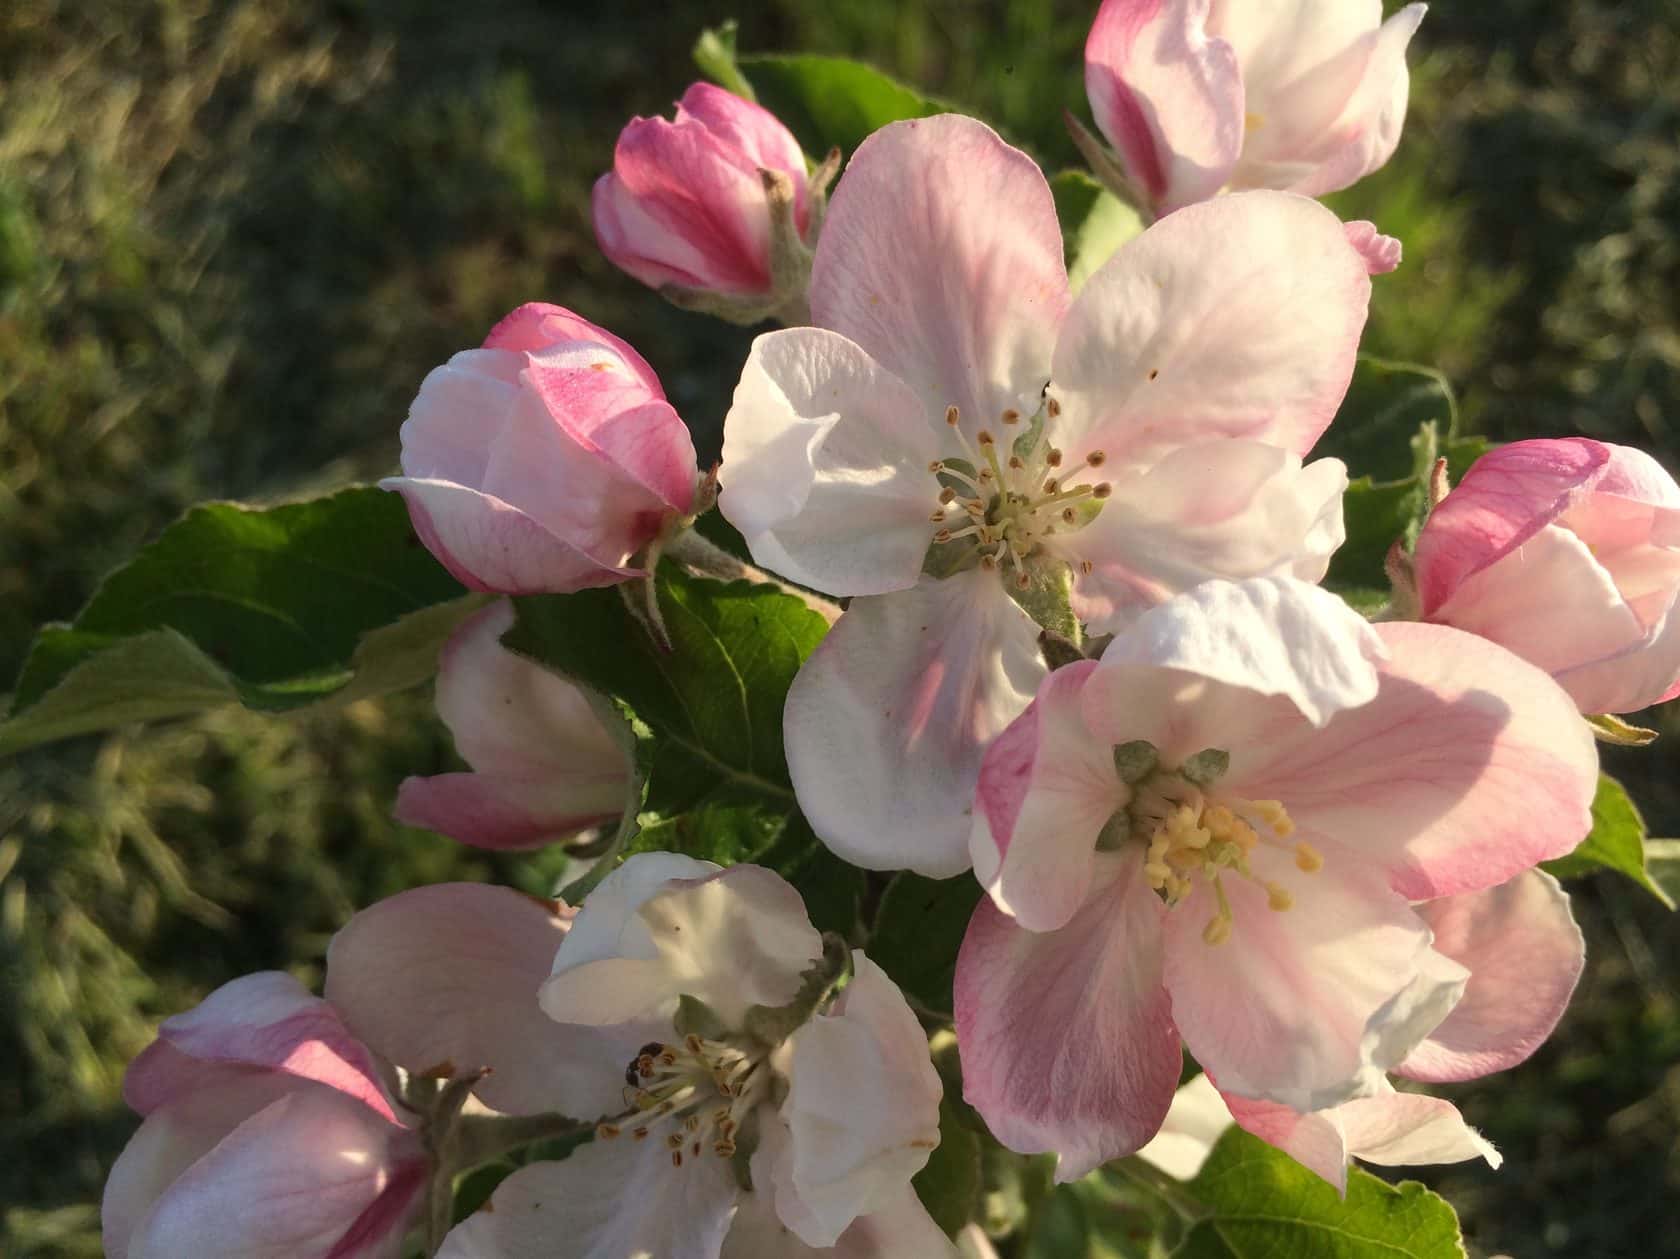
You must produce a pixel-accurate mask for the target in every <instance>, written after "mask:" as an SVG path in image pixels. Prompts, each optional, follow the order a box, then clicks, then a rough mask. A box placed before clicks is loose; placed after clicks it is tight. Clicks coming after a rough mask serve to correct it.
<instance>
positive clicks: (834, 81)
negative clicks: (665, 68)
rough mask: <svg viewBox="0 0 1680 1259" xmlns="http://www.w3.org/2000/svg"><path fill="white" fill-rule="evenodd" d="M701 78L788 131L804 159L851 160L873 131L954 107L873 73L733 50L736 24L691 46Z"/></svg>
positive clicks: (809, 57) (856, 65) (843, 64)
mask: <svg viewBox="0 0 1680 1259" xmlns="http://www.w3.org/2000/svg"><path fill="white" fill-rule="evenodd" d="M694 61H695V64H696V65H698V66H699V67H700V72H701V73H702V74H704V75H705V76H706V77H707V78H709V79H711V80H713V81H714V82H716V83H718V84H721V85H722V86H723V87H726V88H728V89H729V90H730V91H731V92H734V93H735V94H736V95H737V96H744V97H746V98H747V99H748V100H756V101H758V102H759V103H760V104H761V105H763V106H764V107H765V108H766V109H768V110H769V111H770V112H771V113H773V114H775V115H776V117H778V118H780V119H781V120H782V122H783V123H784V124H786V126H787V128H788V130H790V131H792V132H793V134H794V135H795V136H797V137H798V138H799V143H800V144H801V145H802V146H803V147H804V149H805V152H807V153H809V154H813V155H816V156H819V157H820V156H821V155H822V154H824V153H827V152H828V151H829V149H831V148H838V149H840V151H841V152H842V153H845V154H847V155H850V154H851V153H852V152H853V151H854V150H855V149H856V148H857V146H858V145H860V144H862V143H863V141H864V140H865V139H866V138H867V137H868V135H869V133H870V132H872V131H877V130H879V129H880V128H882V127H884V126H886V125H887V124H888V123H889V122H897V121H898V120H899V119H901V118H926V117H928V116H929V115H930V114H943V113H946V112H948V111H950V110H951V109H952V108H953V107H952V106H951V105H949V104H947V103H946V102H944V101H940V100H936V99H934V98H933V97H930V96H925V95H923V94H922V93H920V92H917V91H915V90H914V89H912V88H909V87H906V86H905V85H904V84H902V83H900V82H899V81H898V80H897V79H893V78H890V77H888V76H887V75H885V74H882V73H881V72H880V71H879V70H877V69H875V68H874V67H873V66H867V65H864V64H863V63H862V62H861V61H852V60H850V59H849V58H846V57H825V56H818V55H816V54H812V53H749V54H747V55H745V56H741V55H739V54H737V53H736V51H735V24H734V23H733V22H726V23H724V24H723V25H722V26H721V27H719V28H717V29H716V30H709V31H706V32H704V33H703V34H702V35H701V36H700V39H699V41H698V42H697V43H696V44H695V45H694Z"/></svg>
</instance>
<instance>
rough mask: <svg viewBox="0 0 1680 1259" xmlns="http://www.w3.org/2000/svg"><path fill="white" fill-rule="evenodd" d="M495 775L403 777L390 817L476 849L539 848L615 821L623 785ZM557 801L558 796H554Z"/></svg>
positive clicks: (619, 782) (615, 780)
mask: <svg viewBox="0 0 1680 1259" xmlns="http://www.w3.org/2000/svg"><path fill="white" fill-rule="evenodd" d="M564 786H565V789H564V790H563V791H559V792H557V791H556V789H555V788H556V784H555V783H552V782H548V781H538V782H529V781H526V780H523V779H518V778H503V777H501V776H499V775H496V774H433V775H432V776H430V777H427V778H405V779H403V781H402V784H401V785H400V786H399V787H398V788H397V803H396V807H395V808H394V809H393V810H392V816H393V817H395V818H396V819H397V821H399V822H401V823H402V824H403V825H404V826H417V827H420V828H421V829H423V830H428V831H436V832H437V833H438V834H440V835H448V836H449V837H450V838H451V839H458V840H460V841H461V842H462V843H463V844H472V845H473V846H474V847H476V848H490V849H499V850H502V851H507V850H519V849H525V848H541V847H543V846H545V845H547V844H552V843H554V842H555V841H556V840H561V839H566V838H568V837H570V836H572V835H576V834H578V833H579V832H580V831H586V830H588V829H590V828H591V827H594V826H600V825H602V824H604V823H606V822H610V821H612V820H613V819H614V818H616V817H618V816H619V814H620V813H621V812H622V811H623V808H624V793H625V786H626V784H625V781H624V779H623V778H610V779H608V780H606V781H603V782H599V783H571V784H565V785H564ZM557 797H559V798H557Z"/></svg>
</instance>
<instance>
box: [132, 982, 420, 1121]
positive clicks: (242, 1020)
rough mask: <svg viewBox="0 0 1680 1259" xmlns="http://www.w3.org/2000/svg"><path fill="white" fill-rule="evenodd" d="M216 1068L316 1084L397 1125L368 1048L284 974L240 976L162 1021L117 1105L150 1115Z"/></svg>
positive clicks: (334, 1012) (331, 1011) (326, 1007)
mask: <svg viewBox="0 0 1680 1259" xmlns="http://www.w3.org/2000/svg"><path fill="white" fill-rule="evenodd" d="M215 1066H224V1067H232V1068H237V1069H239V1070H241V1071H243V1072H245V1073H246V1074H250V1073H252V1071H253V1069H260V1070H265V1071H273V1072H276V1073H279V1074H283V1075H287V1076H294V1077H296V1078H298V1079H302V1080H315V1081H318V1082H319V1083H321V1084H325V1085H327V1086H328V1087H329V1088H333V1089H337V1090H338V1091H339V1092H341V1093H344V1094H345V1095H346V1096H348V1097H352V1098H355V1099H357V1100H358V1101H360V1102H362V1103H364V1104H366V1105H367V1106H369V1107H370V1108H371V1109H372V1110H374V1111H375V1112H376V1113H377V1114H379V1115H382V1116H383V1117H384V1118H385V1119H387V1120H389V1121H391V1122H392V1123H395V1122H396V1117H395V1115H394V1114H393V1112H392V1110H391V1103H390V1102H389V1100H388V1099H387V1098H386V1096H385V1090H384V1088H383V1087H382V1086H381V1085H380V1082H379V1078H380V1077H379V1069H378V1067H376V1066H375V1064H374V1061H373V1057H372V1055H371V1054H369V1053H368V1050H367V1047H366V1046H365V1045H363V1044H362V1043H361V1042H360V1041H358V1040H357V1039H356V1037H355V1036H354V1035H353V1034H352V1033H351V1031H350V1029H349V1028H348V1027H346V1026H345V1023H344V1020H343V1019H342V1018H341V1017H340V1015H339V1012H338V1011H337V1010H335V1009H334V1008H333V1007H332V1006H331V1005H330V1004H328V1003H327V1002H325V1001H323V1000H321V998H319V997H317V996H314V995H312V994H311V993H310V992H309V991H308V990H307V989H306V988H304V986H303V985H302V984H300V983H298V981H297V980H295V979H293V978H292V977H291V976H290V975H288V974H285V973H284V972H283V971H261V972H259V973H257V974H254V975H244V976H241V977H240V978H238V979H235V980H232V981H230V982H228V983H225V984H223V985H222V986H221V987H220V988H218V989H216V991H214V992H212V993H211V994H210V995H209V996H208V997H206V998H205V999H204V1000H203V1001H201V1002H200V1003H199V1004H198V1005H197V1006H196V1007H194V1008H193V1009H191V1010H188V1011H187V1012H186V1013H184V1014H177V1015H174V1016H173V1017H171V1018H167V1019H165V1020H164V1021H163V1023H162V1024H161V1025H160V1026H159V1027H158V1039H157V1041H156V1042H155V1043H154V1044H152V1045H151V1046H150V1047H149V1048H148V1049H146V1051H145V1052H143V1053H142V1054H140V1056H139V1057H137V1058H136V1059H135V1060H134V1061H133V1062H132V1063H130V1064H129V1068H128V1074H127V1076H126V1077H125V1078H124V1080H123V1100H124V1101H126V1102H127V1103H128V1104H129V1105H130V1106H132V1107H133V1108H134V1109H135V1110H137V1111H139V1112H140V1113H141V1114H142V1115H147V1114H150V1113H151V1112H152V1111H154V1110H157V1109H158V1108H159V1107H162V1106H167V1105H169V1104H170V1103H172V1102H174V1101H176V1100H178V1099H179V1098H181V1097H183V1096H185V1095H187V1094H189V1093H191V1092H193V1091H195V1090H197V1089H198V1088H200V1087H202V1086H203V1085H204V1083H205V1082H206V1080H208V1079H210V1078H211V1077H212V1075H215V1078H220V1075H219V1074H216V1073H214V1072H213V1071H212V1070H209V1069H207V1068H213V1067H215Z"/></svg>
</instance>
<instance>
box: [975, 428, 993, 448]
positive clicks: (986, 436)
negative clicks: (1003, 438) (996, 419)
mask: <svg viewBox="0 0 1680 1259" xmlns="http://www.w3.org/2000/svg"><path fill="white" fill-rule="evenodd" d="M975 440H976V441H978V442H979V443H980V444H981V445H982V446H993V445H996V444H997V438H995V437H993V436H992V435H991V433H990V432H989V431H988V430H986V429H981V430H980V434H979V436H978V437H976V438H975Z"/></svg>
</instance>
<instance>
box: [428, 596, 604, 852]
mask: <svg viewBox="0 0 1680 1259" xmlns="http://www.w3.org/2000/svg"><path fill="white" fill-rule="evenodd" d="M513 619H514V618H513V607H512V605H511V604H509V603H507V602H506V601H505V600H504V601H500V602H497V603H495V604H492V605H491V606H490V607H488V608H485V609H484V610H483V611H481V612H477V613H474V614H473V616H471V617H469V618H468V619H467V620H466V621H463V622H462V623H461V625H460V626H459V627H458V628H457V629H456V631H455V633H454V634H453V635H451V636H450V639H449V643H448V644H447V645H446V646H445V647H444V650H443V655H442V658H441V660H440V662H439V666H438V679H437V707H438V713H439V715H440V716H441V717H442V718H443V720H444V724H445V725H447V726H448V727H449V730H450V733H451V734H452V735H454V738H455V747H456V750H457V751H459V752H460V754H461V755H462V757H464V758H465V759H466V761H467V763H468V764H470V765H472V766H473V767H474V768H475V769H477V770H480V771H483V772H480V773H473V774H440V775H437V776H434V777H431V778H409V779H406V780H405V781H404V782H403V784H402V786H401V787H400V788H399V789H398V792H397V805H396V817H397V820H398V821H400V822H403V823H405V824H406V825H409V826H424V827H427V828H428V829H431V830H435V831H440V832H442V833H443V834H446V835H451V836H454V837H455V838H456V839H460V840H462V841H464V842H466V843H470V844H477V845H479V846H481V847H486V848H526V847H534V846H536V845H538V844H542V843H545V842H548V841H550V840H554V839H558V838H562V837H564V836H566V835H569V834H573V833H575V832H577V831H580V830H583V829H585V828H587V827H590V826H594V825H598V824H600V823H602V822H604V821H607V820H608V819H610V818H614V817H617V816H618V815H619V814H620V813H621V812H623V810H624V808H625V804H626V799H625V793H626V792H627V791H628V789H629V771H630V766H629V757H628V754H627V752H626V751H625V748H624V745H623V744H622V743H621V742H620V740H619V738H618V737H616V736H615V735H613V734H612V733H610V732H609V731H608V730H607V729H606V727H605V726H604V725H603V724H602V719H601V717H600V716H599V715H598V714H597V713H596V711H595V708H594V707H593V705H592V704H591V703H590V701H589V700H588V698H587V697H586V696H585V695H584V694H583V692H582V691H580V690H579V689H578V688H577V687H576V686H575V685H573V684H572V683H570V682H568V681H566V680H565V679H564V678H561V677H559V676H558V675H556V674H554V673H552V672H550V671H549V670H547V669H544V668H542V667H541V666H540V665H536V664H533V663H532V662H531V661H529V660H527V659H525V658H524V657H522V656H517V655H515V654H514V653H513V652H511V651H509V650H508V649H507V648H505V647H503V646H502V645H501V636H502V635H503V634H504V633H505V632H506V631H507V630H508V629H509V628H510V627H511V626H512V624H513Z"/></svg>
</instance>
